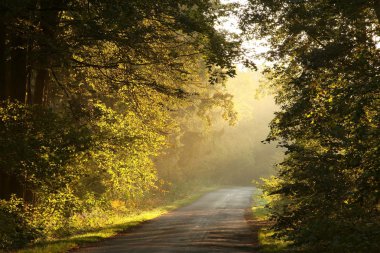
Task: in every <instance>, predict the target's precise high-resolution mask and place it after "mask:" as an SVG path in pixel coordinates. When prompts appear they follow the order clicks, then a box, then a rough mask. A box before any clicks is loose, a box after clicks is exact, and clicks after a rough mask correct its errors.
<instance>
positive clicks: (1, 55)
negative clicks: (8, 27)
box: [0, 13, 7, 101]
mask: <svg viewBox="0 0 380 253" xmlns="http://www.w3.org/2000/svg"><path fill="white" fill-rule="evenodd" d="M1 14H2V13H0V15H1ZM5 34H6V33H5V24H4V21H3V19H2V18H0V101H1V100H5V99H6V98H7V94H6V90H7V88H6V87H7V85H6V83H5V80H6V79H5V60H6V56H5V38H6V35H5Z"/></svg>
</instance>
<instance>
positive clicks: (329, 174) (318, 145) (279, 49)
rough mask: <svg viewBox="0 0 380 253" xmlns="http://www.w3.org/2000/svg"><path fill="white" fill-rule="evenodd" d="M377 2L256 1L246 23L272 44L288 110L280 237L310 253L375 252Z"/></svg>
mask: <svg viewBox="0 0 380 253" xmlns="http://www.w3.org/2000/svg"><path fill="white" fill-rule="evenodd" d="M377 14H378V1H332V0H320V1H276V0H273V1H262V0H251V1H249V6H248V8H247V9H246V10H245V18H244V19H243V21H242V23H243V24H242V25H243V27H244V28H245V30H246V32H247V34H250V35H254V36H258V37H259V38H266V39H267V40H268V42H269V44H270V46H271V48H272V50H270V51H269V53H268V54H267V57H266V59H267V60H268V61H271V62H272V63H273V66H272V67H271V68H270V69H268V72H270V73H271V74H270V75H271V77H272V84H273V86H274V87H275V89H276V90H277V98H276V99H277V102H278V103H279V104H280V105H281V110H280V111H279V112H277V114H276V117H275V119H274V120H273V121H272V124H271V128H272V131H271V134H270V136H269V137H268V141H272V140H279V141H281V143H282V146H283V147H285V148H287V150H288V151H287V158H286V159H285V160H284V162H283V163H282V164H281V165H280V167H279V174H278V178H279V180H280V183H279V184H278V185H277V186H276V187H275V188H274V189H271V192H272V194H279V195H280V197H281V200H280V202H277V204H276V203H273V204H272V205H273V206H275V208H274V209H273V211H274V213H273V216H272V218H273V219H274V220H275V225H274V229H275V230H276V235H277V236H279V237H282V238H287V239H289V240H290V241H292V242H293V246H294V247H296V248H298V249H302V250H305V251H308V252H320V251H323V252H338V251H339V252H376V250H377V249H378V247H379V245H378V241H379V236H378V232H376V231H378V230H377V228H378V226H379V220H378V217H379V210H378V203H379V200H380V194H379V190H378V189H379V185H380V184H379V183H380V178H379V176H378V175H379V174H380V173H379V162H378V161H379V159H378V157H379V136H380V135H379V128H378V126H379V111H378V109H376V108H378V107H379V87H380V86H379V83H380V80H379V77H380V75H379V74H380V72H379V66H380V62H379V57H378V55H379V49H378V46H379V45H378V36H379V28H380V26H379V19H378V16H377Z"/></svg>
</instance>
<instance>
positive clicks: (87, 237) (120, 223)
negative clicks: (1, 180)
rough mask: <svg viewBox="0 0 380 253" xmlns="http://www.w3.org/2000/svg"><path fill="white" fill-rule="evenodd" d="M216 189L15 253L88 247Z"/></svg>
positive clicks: (57, 251) (203, 190)
mask: <svg viewBox="0 0 380 253" xmlns="http://www.w3.org/2000/svg"><path fill="white" fill-rule="evenodd" d="M215 189H217V187H204V188H202V189H199V190H198V191H196V192H193V193H191V194H188V195H186V196H185V197H182V198H180V199H176V200H172V201H170V202H169V203H167V204H164V205H163V206H160V207H156V208H153V209H151V210H146V211H142V212H140V213H135V214H131V215H128V216H115V217H110V219H112V224H111V225H107V226H104V227H100V228H98V229H96V230H93V231H90V232H85V233H81V234H77V235H72V236H69V237H65V238H61V239H55V240H49V241H43V242H39V243H36V244H34V245H31V246H30V247H28V248H25V249H20V250H17V251H14V252H13V253H63V252H67V251H70V250H73V249H76V248H79V247H82V246H87V245H90V244H92V243H95V242H99V241H101V240H104V239H107V238H110V237H113V236H115V235H117V234H119V233H122V232H125V231H126V230H128V229H130V228H133V227H136V226H137V225H139V224H141V223H143V222H145V221H148V220H152V219H154V218H157V217H159V216H161V215H163V214H165V213H167V212H169V211H172V210H174V209H177V208H179V207H181V206H184V205H187V204H190V203H192V202H194V201H195V200H196V199H198V198H199V197H201V196H202V195H203V194H204V193H206V192H209V191H212V190H215Z"/></svg>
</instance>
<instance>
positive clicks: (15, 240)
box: [0, 197, 41, 250]
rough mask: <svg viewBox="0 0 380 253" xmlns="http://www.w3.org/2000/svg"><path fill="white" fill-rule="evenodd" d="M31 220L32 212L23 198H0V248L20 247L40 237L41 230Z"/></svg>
mask: <svg viewBox="0 0 380 253" xmlns="http://www.w3.org/2000/svg"><path fill="white" fill-rule="evenodd" d="M29 221H30V212H28V210H27V207H26V206H25V205H24V203H23V201H22V200H21V199H17V198H15V197H12V198H11V199H10V200H9V201H6V200H0V249H3V250H4V249H5V250H7V249H15V248H20V247H22V246H25V245H26V244H28V243H30V242H32V241H33V240H35V239H36V238H38V237H40V236H41V230H40V229H38V228H36V227H33V226H32V225H31V223H30V222H29Z"/></svg>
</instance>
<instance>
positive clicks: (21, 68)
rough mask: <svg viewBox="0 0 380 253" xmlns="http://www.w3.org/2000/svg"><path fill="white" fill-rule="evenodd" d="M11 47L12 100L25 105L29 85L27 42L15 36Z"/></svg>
mask: <svg viewBox="0 0 380 253" xmlns="http://www.w3.org/2000/svg"><path fill="white" fill-rule="evenodd" d="M11 46H12V49H11V62H10V65H11V80H10V81H11V83H10V85H11V87H10V98H11V99H12V100H17V101H19V102H21V103H25V95H26V84H27V71H26V67H27V66H26V65H27V61H26V53H27V52H26V41H25V39H23V38H21V37H19V36H14V37H13V38H12V41H11Z"/></svg>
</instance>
